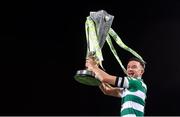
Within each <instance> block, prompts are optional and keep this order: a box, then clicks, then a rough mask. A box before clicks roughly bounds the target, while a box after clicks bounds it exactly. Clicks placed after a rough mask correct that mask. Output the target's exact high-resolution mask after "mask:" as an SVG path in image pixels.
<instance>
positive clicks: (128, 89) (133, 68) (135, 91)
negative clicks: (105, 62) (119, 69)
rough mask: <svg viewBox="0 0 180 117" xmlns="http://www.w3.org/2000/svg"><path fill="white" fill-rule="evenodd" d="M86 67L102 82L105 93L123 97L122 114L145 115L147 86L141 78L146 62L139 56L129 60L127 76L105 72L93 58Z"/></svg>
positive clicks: (131, 116) (87, 61) (129, 116)
mask: <svg viewBox="0 0 180 117" xmlns="http://www.w3.org/2000/svg"><path fill="white" fill-rule="evenodd" d="M86 67H87V68H88V69H89V70H91V71H93V72H94V73H95V74H96V77H97V78H98V79H99V80H100V81H101V82H102V84H101V85H100V89H101V90H102V92H103V93H104V94H105V95H110V96H115V97H121V98H122V101H121V116H127V117H136V116H144V106H145V99H146V92H147V87H146V84H145V83H144V82H143V80H142V79H141V77H142V75H143V73H144V69H145V64H144V63H143V62H142V61H141V60H139V59H138V58H131V59H130V60H129V62H128V65H127V76H126V77H117V76H113V75H110V74H108V73H106V72H104V71H103V70H102V69H100V68H99V67H98V65H97V64H96V62H95V61H93V59H91V58H88V59H87V60H86ZM111 85H114V86H115V87H112V86H111Z"/></svg>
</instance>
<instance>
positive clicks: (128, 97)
mask: <svg viewBox="0 0 180 117" xmlns="http://www.w3.org/2000/svg"><path fill="white" fill-rule="evenodd" d="M127 101H133V102H136V103H138V104H141V105H142V106H144V105H145V102H144V101H143V99H142V98H140V97H137V96H134V95H126V96H125V97H123V98H122V104H124V103H125V102H127Z"/></svg>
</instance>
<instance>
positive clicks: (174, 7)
mask: <svg viewBox="0 0 180 117" xmlns="http://www.w3.org/2000/svg"><path fill="white" fill-rule="evenodd" d="M1 6H2V7H1V8H0V9H1V35H0V48H1V56H0V57H1V61H0V68H1V76H0V87H1V93H0V94H1V96H0V97H1V100H0V101H1V102H0V105H1V109H0V115H119V110H120V101H121V100H120V99H118V98H115V97H110V96H105V95H103V93H102V92H101V91H100V90H99V89H98V87H89V86H85V85H82V84H80V83H78V82H76V81H75V80H74V78H73V76H74V75H75V73H76V71H77V70H79V69H84V62H85V61H84V60H85V54H86V53H85V52H86V39H85V30H84V29H85V27H84V23H85V20H86V17H87V16H88V15H89V12H90V11H97V10H101V9H104V10H106V11H107V12H108V13H110V14H112V15H114V16H115V18H114V21H113V24H112V28H113V29H114V30H115V31H116V32H117V33H118V35H119V36H120V37H121V38H122V40H123V41H124V43H125V44H127V45H128V46H130V47H131V48H133V49H134V50H136V51H137V52H138V53H139V54H140V55H141V56H143V58H144V59H145V61H146V62H147V67H146V72H145V74H144V81H145V83H146V84H147V85H148V94H147V100H146V102H147V103H146V108H145V115H180V112H179V108H178V107H179V104H180V102H179V98H180V96H179V94H178V93H179V83H180V80H179V77H178V74H179V72H180V68H179V65H180V64H179V59H180V56H179V55H180V54H179V49H180V46H179V44H180V43H179V42H180V41H179V38H180V2H178V1H170V0H169V1H156V2H152V1H144V2H142V1H141V2H140V1H131V0H126V1H123V0H120V1H118V2H115V1H114V2H113V1H112V2H111V1H110V2H107V1H104V2H103V1H101V2H100V1H99V2H97V1H89V2H88V1H84V2H81V3H78V2H77V1H74V2H72V1H64V2H55V1H42V2H27V1H26V2H25V1H24V2H3V3H1ZM114 46H115V48H116V50H117V51H118V55H119V57H120V58H121V59H122V62H123V64H124V65H126V64H127V59H128V58H129V57H131V54H129V53H128V52H125V51H124V50H122V49H121V48H120V47H118V46H117V45H116V44H115V43H114ZM103 55H104V62H103V65H104V67H105V69H106V71H107V72H108V73H110V74H114V75H119V76H123V75H124V74H123V72H122V69H121V68H120V66H119V65H118V63H117V61H116V60H115V58H114V57H113V55H112V53H111V51H110V49H109V48H108V46H107V44H105V46H104V47H103Z"/></svg>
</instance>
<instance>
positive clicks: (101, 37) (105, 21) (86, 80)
mask: <svg viewBox="0 0 180 117" xmlns="http://www.w3.org/2000/svg"><path fill="white" fill-rule="evenodd" d="M113 18H114V16H112V15H110V14H108V13H107V12H106V11H104V10H101V11H98V12H90V16H88V17H87V19H86V22H85V28H86V40H87V55H86V57H89V56H93V57H94V58H96V59H97V60H96V61H98V64H99V65H100V66H101V67H102V68H103V65H102V61H103V55H102V51H101V49H102V47H103V45H104V43H105V41H107V43H108V45H109V47H110V49H111V51H112V53H113V55H114V56H115V58H116V60H117V61H118V63H119V64H120V66H121V68H122V69H123V71H124V73H125V74H127V71H126V69H125V67H124V66H123V64H122V62H121V60H120V58H119V57H118V54H117V52H116V50H115V48H114V46H113V44H112V41H111V37H112V38H113V39H114V40H115V42H116V43H117V44H118V45H119V46H120V47H121V48H123V49H124V50H126V51H128V52H130V53H131V54H133V55H134V56H135V57H137V58H139V59H140V60H142V61H143V62H145V61H144V60H143V58H142V57H141V56H140V55H139V54H138V53H137V52H135V51H134V50H133V49H131V48H130V47H128V46H127V45H125V44H124V43H123V41H122V40H121V38H120V37H119V36H118V35H117V34H116V33H115V31H114V30H113V29H112V28H111V24H112V21H113ZM103 69H104V68H103ZM75 79H76V80H77V81H78V82H80V83H82V84H86V85H90V86H98V85H99V84H100V81H99V80H98V78H96V77H95V74H94V73H92V72H91V71H89V70H79V71H77V73H76V75H75Z"/></svg>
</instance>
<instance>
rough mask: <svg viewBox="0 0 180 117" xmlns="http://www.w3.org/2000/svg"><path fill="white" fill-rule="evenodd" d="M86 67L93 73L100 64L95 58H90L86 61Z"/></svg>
mask: <svg viewBox="0 0 180 117" xmlns="http://www.w3.org/2000/svg"><path fill="white" fill-rule="evenodd" d="M86 67H87V69H88V70H90V71H93V68H95V67H98V64H97V62H96V61H95V60H94V59H93V58H91V57H88V58H87V59H86Z"/></svg>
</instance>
